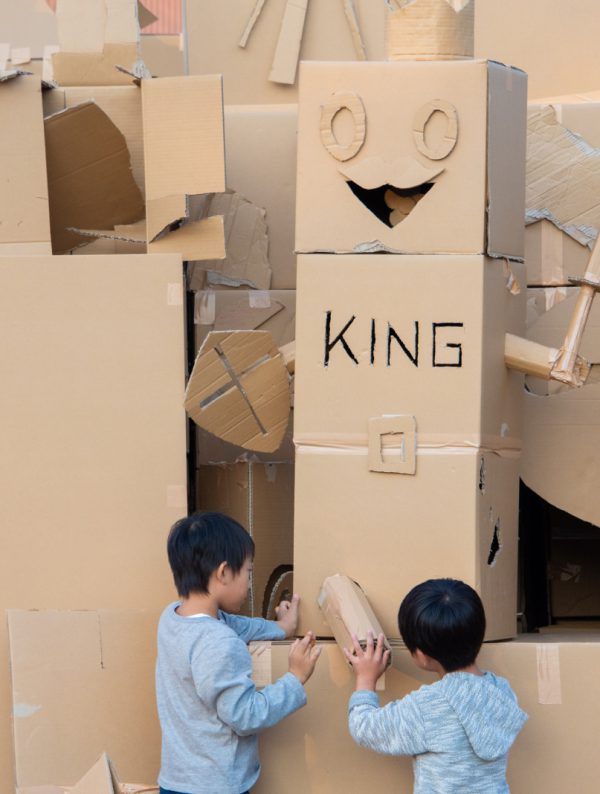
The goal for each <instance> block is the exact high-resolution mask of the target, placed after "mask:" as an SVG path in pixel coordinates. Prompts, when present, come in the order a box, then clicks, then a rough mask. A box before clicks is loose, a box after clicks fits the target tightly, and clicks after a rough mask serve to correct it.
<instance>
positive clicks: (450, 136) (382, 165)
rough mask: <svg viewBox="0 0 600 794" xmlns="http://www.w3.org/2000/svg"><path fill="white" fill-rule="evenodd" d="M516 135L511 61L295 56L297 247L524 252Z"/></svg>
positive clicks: (518, 111) (519, 103)
mask: <svg viewBox="0 0 600 794" xmlns="http://www.w3.org/2000/svg"><path fill="white" fill-rule="evenodd" d="M453 13H454V12H453ZM386 95H388V96H390V97H393V96H396V95H401V96H402V102H401V103H400V104H399V103H397V102H385V101H382V97H384V96H386ZM525 144H526V76H525V75H524V74H523V73H522V72H520V71H519V70H516V69H513V68H510V67H505V66H503V65H501V64H497V63H492V62H487V61H432V62H431V63H428V64H426V65H424V64H421V63H416V62H411V61H403V62H389V63H361V64H356V63H333V64H327V63H302V65H301V67H300V100H299V117H298V184H297V195H296V243H295V248H296V251H297V252H299V253H314V252H332V253H333V252H335V253H353V252H356V253H371V252H378V251H384V252H390V253H438V254H444V253H474V254H475V253H487V254H489V255H491V256H505V257H510V258H515V259H522V258H523V253H524V251H523V236H524V227H523V216H524V193H523V185H524V180H525V148H526V146H525ZM336 146H338V147H340V148H341V149H342V153H341V154H340V152H339V150H338V149H336ZM340 160H341V161H342V162H340Z"/></svg>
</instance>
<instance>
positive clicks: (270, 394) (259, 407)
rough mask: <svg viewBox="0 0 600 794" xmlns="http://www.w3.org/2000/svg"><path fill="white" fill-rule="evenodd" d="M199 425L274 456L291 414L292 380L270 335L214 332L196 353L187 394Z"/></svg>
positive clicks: (186, 405) (241, 444)
mask: <svg viewBox="0 0 600 794" xmlns="http://www.w3.org/2000/svg"><path fill="white" fill-rule="evenodd" d="M185 408H186V411H187V413H188V415H189V416H190V417H191V418H192V419H193V420H194V422H196V424H197V425H199V426H200V427H202V428H204V429H205V430H208V431H209V432H211V433H214V435H216V436H218V437H219V438H222V439H223V440H224V441H228V442H230V443H233V444H236V445H237V446H240V447H244V448H245V449H251V450H256V451H257V452H273V451H275V450H276V449H277V448H278V447H279V446H280V444H281V442H282V440H283V436H284V434H285V431H286V428H287V425H288V420H289V413H290V388H289V374H288V371H287V369H286V366H285V363H284V360H283V357H282V355H281V353H280V352H279V350H278V349H277V348H276V347H275V345H274V343H273V338H272V336H271V335H270V334H269V332H268V331H237V332H236V331H234V332H231V331H223V332H217V331H213V332H212V333H209V334H208V336H207V337H206V339H205V341H204V344H203V345H202V347H201V348H200V350H199V351H198V355H197V356H196V361H195V363H194V368H193V370H192V373H191V375H190V379H189V381H188V385H187V389H186V393H185Z"/></svg>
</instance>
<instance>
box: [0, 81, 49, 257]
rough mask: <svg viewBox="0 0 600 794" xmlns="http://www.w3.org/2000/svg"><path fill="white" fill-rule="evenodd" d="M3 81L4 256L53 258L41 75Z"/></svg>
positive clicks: (0, 196) (0, 238) (0, 197)
mask: <svg viewBox="0 0 600 794" xmlns="http://www.w3.org/2000/svg"><path fill="white" fill-rule="evenodd" d="M5 75H6V77H7V79H6V82H0V110H1V112H2V117H3V119H4V124H3V125H2V145H1V146H0V173H1V174H2V180H3V182H4V184H5V185H9V186H10V189H5V190H2V191H0V219H1V221H2V222H1V223H0V253H4V254H9V253H10V254H19V253H23V254H49V253H50V216H49V205H48V181H47V175H46V154H45V148H44V126H43V115H42V91H41V86H40V80H39V78H38V77H33V76H26V75H19V73H18V72H16V71H13V72H11V73H5Z"/></svg>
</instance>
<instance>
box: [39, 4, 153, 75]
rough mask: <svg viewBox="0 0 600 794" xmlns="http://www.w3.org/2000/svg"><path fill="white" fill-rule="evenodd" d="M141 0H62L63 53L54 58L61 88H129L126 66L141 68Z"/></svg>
mask: <svg viewBox="0 0 600 794" xmlns="http://www.w3.org/2000/svg"><path fill="white" fill-rule="evenodd" d="M137 13H138V3H137V0H87V2H85V3H81V2H80V0H58V3H57V7H56V21H57V25H58V43H59V46H60V52H57V53H55V54H54V55H53V56H52V68H53V73H54V79H55V80H56V82H57V83H58V84H59V85H129V84H130V83H131V78H130V76H129V75H127V74H125V73H124V72H120V71H118V69H117V68H116V67H117V66H122V67H124V68H125V69H127V70H128V71H130V72H134V73H135V72H136V71H137V70H138V69H139V68H140V66H139V63H138V62H139V37H140V33H139V23H138V18H137Z"/></svg>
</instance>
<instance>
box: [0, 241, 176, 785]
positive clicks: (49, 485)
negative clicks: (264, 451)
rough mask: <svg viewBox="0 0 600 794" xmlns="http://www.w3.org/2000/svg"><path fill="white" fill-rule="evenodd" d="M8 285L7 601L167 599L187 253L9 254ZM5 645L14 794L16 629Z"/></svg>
mask: <svg viewBox="0 0 600 794" xmlns="http://www.w3.org/2000/svg"><path fill="white" fill-rule="evenodd" d="M0 285H1V286H0V318H1V320H0V325H1V327H2V338H3V339H4V344H3V345H2V350H1V352H0V376H1V379H2V383H3V388H2V393H1V396H0V409H1V411H2V414H3V415H4V416H5V417H10V422H8V421H7V422H6V423H5V426H4V430H3V433H2V440H1V442H0V444H1V450H0V461H1V464H0V472H1V479H2V483H3V490H2V499H1V500H0V505H1V507H0V512H1V516H0V523H1V525H2V526H3V527H4V528H10V531H8V530H7V531H4V533H3V540H2V554H1V555H0V608H1V609H2V610H4V609H6V608H20V609H43V608H48V609H71V608H77V609H97V608H98V607H103V608H108V609H123V608H127V609H148V610H159V609H160V608H162V606H163V605H164V604H166V603H168V602H169V601H170V600H172V598H173V595H174V588H173V584H172V580H171V575H170V571H169V568H168V564H167V560H166V552H165V542H166V536H167V532H168V529H169V527H170V526H171V524H172V523H173V522H174V521H176V520H177V519H178V518H180V517H181V516H183V515H185V514H186V512H187V504H186V461H185V456H186V423H185V415H184V411H183V407H182V405H181V396H182V392H183V387H184V357H183V354H182V351H183V344H184V341H183V336H184V335H183V329H184V323H183V305H182V301H181V300H180V301H179V303H177V301H174V300H171V301H169V295H170V294H171V293H172V291H173V289H179V294H180V296H181V286H182V274H181V260H180V259H179V258H178V257H176V256H175V255H170V256H164V257H155V256H131V257H127V258H126V259H124V258H123V257H106V256H105V257H101V256H95V257H85V256H70V257H55V258H50V257H46V258H36V259H32V258H19V259H16V258H15V259H12V260H11V259H4V260H2V261H1V262H0ZM36 296H43V298H42V299H39V300H36ZM157 450H160V454H157ZM149 461H152V465H149V463H148V462H149ZM2 625H3V626H4V625H5V624H2ZM0 648H1V653H0V714H2V719H1V721H0V767H1V768H2V769H3V770H4V778H5V784H6V785H5V788H4V790H6V791H7V792H8V791H9V790H12V788H11V785H10V780H8V781H7V779H6V778H7V776H9V773H8V771H7V770H11V769H12V768H13V763H12V759H11V746H12V739H11V735H10V731H11V726H10V720H9V714H10V684H9V675H8V667H7V665H8V647H7V637H6V633H5V629H4V628H2V629H1V630H0ZM112 713H113V719H118V710H115V707H114V704H113V712H112ZM87 718H88V720H91V721H93V715H89V714H88V715H87ZM81 730H82V731H85V730H86V728H85V723H84V724H83V725H82V726H81ZM92 760H94V759H92ZM130 761H131V762H132V763H135V754H133V755H132V756H130V757H129V758H128V759H127V760H126V761H124V766H122V767H121V765H120V771H121V772H122V774H123V778H124V779H126V780H135V777H134V776H133V775H130V774H129V769H128V766H127V765H128V764H129V762H130ZM75 777H76V775H75V774H74V779H75ZM138 779H139V778H138ZM148 779H149V780H152V778H151V777H144V778H142V780H148ZM42 782H44V781H42ZM45 782H48V779H46V781H45Z"/></svg>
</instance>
